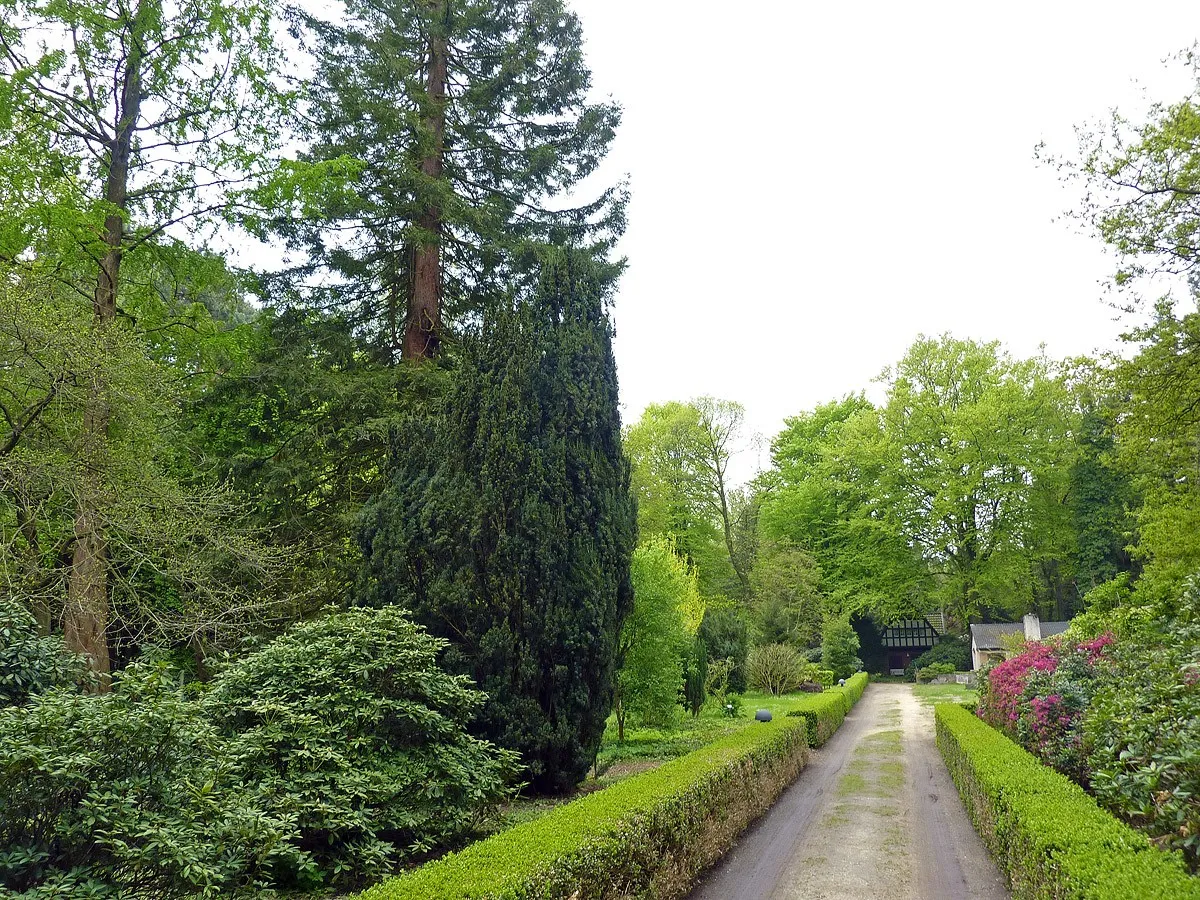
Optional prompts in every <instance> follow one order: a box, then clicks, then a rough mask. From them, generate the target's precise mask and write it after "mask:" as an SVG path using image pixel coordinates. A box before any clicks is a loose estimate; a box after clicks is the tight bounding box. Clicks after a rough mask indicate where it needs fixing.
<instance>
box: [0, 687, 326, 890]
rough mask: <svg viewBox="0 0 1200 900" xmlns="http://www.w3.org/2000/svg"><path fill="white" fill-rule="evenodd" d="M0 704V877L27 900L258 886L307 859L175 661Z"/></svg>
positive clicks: (290, 821)
mask: <svg viewBox="0 0 1200 900" xmlns="http://www.w3.org/2000/svg"><path fill="white" fill-rule="evenodd" d="M114 681H115V683H114V687H113V690H112V692H111V693H107V694H100V695H96V694H82V693H79V692H77V691H73V690H63V689H60V690H54V691H50V692H48V693H44V694H41V695H39V696H37V697H35V698H33V700H32V702H30V703H29V704H28V705H27V706H24V707H9V708H4V709H0V846H3V847H4V853H3V854H2V855H0V885H2V886H3V887H5V888H8V889H10V890H15V891H18V892H20V891H25V892H26V893H24V894H22V895H21V896H26V897H30V898H47V900H49V898H78V900H83V898H91V897H110V896H111V897H144V898H147V900H149V898H158V897H185V896H186V897H192V896H197V895H199V896H203V897H224V896H229V895H232V894H236V893H240V892H243V891H244V892H245V893H247V894H251V895H253V894H254V893H256V891H257V889H260V888H264V887H266V886H267V885H269V884H270V883H272V882H273V881H274V880H275V879H277V878H281V877H284V878H286V875H287V874H288V873H292V874H293V875H294V874H295V873H299V872H303V871H305V870H306V869H307V868H309V867H310V863H309V861H308V859H307V856H306V854H305V853H304V852H303V851H302V850H301V849H300V848H299V847H298V846H296V838H297V837H298V835H297V831H296V810H295V808H279V809H276V810H274V811H271V812H268V811H266V810H265V809H264V808H263V807H262V806H261V805H259V803H258V802H257V800H256V798H255V797H254V796H253V791H252V790H251V789H248V788H247V786H246V784H245V783H244V782H243V777H244V775H243V772H242V771H239V760H238V757H237V753H236V751H235V750H234V749H233V747H232V746H231V744H230V742H229V741H228V740H227V739H226V738H225V737H223V736H222V735H221V734H220V732H219V731H218V729H217V728H216V727H214V726H213V724H212V723H211V722H210V721H209V720H208V719H207V717H206V716H205V715H204V713H203V710H202V709H201V707H200V705H199V704H197V703H196V702H194V701H190V700H187V699H185V698H184V697H183V695H182V694H181V693H180V692H179V690H178V688H177V685H176V684H175V683H174V676H173V673H171V672H170V671H169V670H167V669H165V668H162V667H158V666H153V665H144V664H139V665H133V666H130V667H128V668H126V669H125V670H124V672H122V673H121V674H119V675H117V676H116V677H115V680H114Z"/></svg>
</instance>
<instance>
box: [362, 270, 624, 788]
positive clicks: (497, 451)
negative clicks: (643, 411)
mask: <svg viewBox="0 0 1200 900" xmlns="http://www.w3.org/2000/svg"><path fill="white" fill-rule="evenodd" d="M602 272H603V267H602V266H599V265H597V264H596V262H595V261H594V260H592V259H591V258H590V257H589V256H588V255H587V254H586V253H583V252H570V253H565V254H564V253H562V252H560V251H559V252H555V253H554V254H552V255H551V258H550V260H549V262H548V263H547V264H545V265H544V267H543V274H542V278H541V282H540V286H539V289H538V291H537V294H536V297H535V299H533V300H532V301H529V302H526V303H523V304H519V305H517V306H516V307H515V308H511V309H509V310H507V311H505V312H503V313H498V314H492V315H490V316H489V317H488V318H487V319H486V320H485V322H484V327H483V328H482V329H481V332H480V334H478V335H477V336H474V337H472V338H470V339H469V340H467V341H466V342H465V347H464V351H465V352H464V357H465V358H464V361H463V365H462V368H461V370H460V371H459V372H458V375H457V379H456V387H455V389H454V391H453V393H452V395H451V397H450V398H449V400H448V403H447V407H446V409H445V411H444V414H443V415H442V416H439V417H437V418H435V419H430V420H429V421H428V422H427V423H426V426H425V428H424V429H421V428H416V427H414V428H404V429H400V430H398V433H397V438H396V444H395V447H394V472H393V477H392V481H391V487H390V488H389V489H388V490H387V491H385V492H384V494H383V495H382V496H381V497H380V498H379V499H378V500H377V501H376V502H375V503H374V504H372V505H371V507H369V509H368V510H367V514H366V517H365V525H364V530H363V549H364V551H365V556H366V559H367V564H368V584H369V594H370V596H371V598H372V599H373V601H374V602H381V603H401V604H404V605H406V606H409V607H410V608H411V609H412V611H413V613H414V615H415V616H416V618H417V619H418V620H419V621H420V622H421V623H422V624H424V625H426V627H428V628H429V629H430V631H431V632H433V633H434V634H436V635H438V636H441V637H445V638H448V639H449V640H450V641H451V643H452V646H451V648H450V650H449V651H448V652H447V657H446V663H447V664H448V665H449V666H450V667H451V668H453V669H457V670H459V671H461V672H465V673H468V674H470V675H471V676H472V677H473V678H474V679H475V681H476V682H477V683H478V684H479V686H480V687H481V688H482V689H483V690H485V691H486V692H487V693H488V696H489V700H488V703H487V705H486V707H485V710H484V712H483V714H482V717H481V728H482V730H483V732H484V734H485V736H487V737H489V738H491V739H493V740H495V741H497V742H498V743H500V744H502V745H504V746H506V747H511V748H513V749H516V750H519V751H520V752H521V754H522V756H523V760H524V762H525V764H526V765H527V766H528V767H529V777H530V780H531V782H532V783H533V785H534V787H535V788H536V789H538V790H542V791H560V790H564V789H567V788H570V787H571V786H573V785H574V784H576V783H577V782H578V781H579V780H580V779H581V778H582V777H583V776H584V774H585V773H586V771H587V768H588V766H589V765H590V764H591V763H592V761H593V760H594V759H595V755H596V752H597V750H598V748H599V745H600V738H601V735H602V733H603V731H604V722H605V719H606V718H607V716H608V713H609V709H610V707H611V704H612V699H613V685H614V680H615V656H616V642H617V636H618V634H619V632H620V628H621V624H622V622H623V620H624V618H625V616H626V615H627V614H628V612H629V610H630V609H631V607H632V589H631V586H630V578H629V565H630V556H631V554H632V550H633V545H634V542H635V537H636V513H635V509H634V503H633V500H632V498H631V496H630V493H629V466H628V463H627V461H626V459H625V457H624V455H623V452H622V449H621V433H620V418H619V412H618V406H617V376H616V365H615V362H614V360H613V355H612V346H611V331H610V326H609V322H608V317H607V315H606V312H605V307H604V293H605V288H606V279H604V277H603V275H602Z"/></svg>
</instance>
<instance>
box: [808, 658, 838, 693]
mask: <svg viewBox="0 0 1200 900" xmlns="http://www.w3.org/2000/svg"><path fill="white" fill-rule="evenodd" d="M801 659H803V657H801ZM800 681H801V683H805V682H811V683H813V684H819V685H821V686H822V687H833V685H834V684H835V683H836V682H837V679H836V678H834V676H833V669H826V668H825V667H824V666H820V665H818V664H817V663H812V662H802V663H801V664H800Z"/></svg>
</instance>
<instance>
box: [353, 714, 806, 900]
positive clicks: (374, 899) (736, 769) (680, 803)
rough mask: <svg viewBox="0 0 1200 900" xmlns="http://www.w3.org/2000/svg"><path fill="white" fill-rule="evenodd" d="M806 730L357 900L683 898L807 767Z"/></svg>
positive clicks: (628, 784)
mask: <svg viewBox="0 0 1200 900" xmlns="http://www.w3.org/2000/svg"><path fill="white" fill-rule="evenodd" d="M806 759H807V744H806V741H805V728H804V725H803V723H801V722H797V721H795V720H793V719H787V718H786V717H781V718H778V719H776V720H775V721H773V722H766V723H761V724H760V723H755V724H751V725H747V726H746V727H745V728H742V729H739V730H738V731H736V732H734V733H732V734H729V735H726V736H725V737H723V738H721V739H720V740H718V741H714V742H713V743H711V744H709V745H707V746H705V747H702V748H701V749H699V750H696V751H695V752H693V753H689V754H688V755H687V756H682V757H680V758H679V759H676V760H672V761H671V762H669V763H666V764H665V765H663V766H660V767H659V768H657V769H654V770H653V771H650V772H646V773H644V774H642V775H636V776H634V777H632V778H628V779H626V780H624V781H620V782H618V783H617V784H615V785H613V786H612V787H610V788H606V789H605V790H603V791H598V792H596V793H594V794H590V795H588V796H586V797H583V798H581V799H579V800H575V801H572V802H571V803H567V804H564V805H563V806H560V807H558V808H557V809H554V810H553V811H551V812H549V813H547V814H546V815H545V816H542V817H541V818H539V819H537V820H535V821H532V822H528V823H526V824H524V825H518V826H516V827H515V828H510V829H509V830H507V831H503V832H501V833H500V834H497V835H495V836H494V837H491V838H488V839H487V840H484V841H480V842H478V843H476V844H472V845H471V846H469V847H467V848H466V849H465V850H463V851H462V852H460V853H452V854H450V855H448V856H445V857H443V858H442V859H439V860H437V861H435V862H432V863H429V864H428V865H426V866H422V867H421V868H420V869H417V870H415V871H413V872H411V873H409V874H406V875H402V876H400V877H398V878H393V879H391V880H390V881H385V882H384V883H382V884H380V885H377V886H376V887H374V888H371V889H370V890H368V891H366V892H365V893H363V894H362V895H361V897H362V898H363V900H418V898H419V900H465V898H470V900H551V898H566V897H575V898H580V900H583V898H599V897H633V896H637V897H644V898H650V900H674V898H678V897H682V896H684V895H685V894H686V893H687V891H688V889H689V888H690V886H691V884H692V882H693V881H694V879H695V877H696V875H698V874H699V873H700V872H701V871H703V870H704V869H705V868H707V867H708V866H709V865H711V864H712V863H713V862H714V861H715V860H716V859H718V858H719V857H720V856H721V854H722V853H724V852H725V851H726V850H727V849H728V848H729V846H730V845H731V844H732V842H733V839H734V838H735V837H736V836H737V835H738V834H739V833H741V831H742V830H743V829H744V828H745V827H746V826H747V825H748V824H750V822H752V821H753V820H754V819H756V818H757V817H758V816H760V815H761V814H762V813H763V812H765V811H766V810H767V809H768V808H769V807H770V806H771V804H772V803H774V801H775V798H776V797H777V796H778V795H779V793H780V791H782V790H783V789H784V788H785V787H786V786H787V785H789V784H790V783H791V782H792V781H794V780H795V778H796V776H797V775H799V774H800V771H801V770H802V769H803V768H804V764H805V761H806Z"/></svg>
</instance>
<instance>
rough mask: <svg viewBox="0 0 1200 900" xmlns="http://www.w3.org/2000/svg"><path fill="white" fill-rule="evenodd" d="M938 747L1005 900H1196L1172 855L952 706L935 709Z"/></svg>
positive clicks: (1198, 882)
mask: <svg viewBox="0 0 1200 900" xmlns="http://www.w3.org/2000/svg"><path fill="white" fill-rule="evenodd" d="M935 717H936V720H937V744H938V749H939V750H940V751H941V754H942V758H943V759H944V760H945V761H946V766H947V768H948V769H949V770H950V775H951V777H952V778H953V779H954V783H955V785H956V786H957V787H958V792H959V795H960V796H961V797H962V800H963V804H964V805H965V806H966V808H967V813H968V814H969V815H970V817H971V821H972V822H974V824H975V829H976V831H978V832H979V835H980V837H981V838H982V839H983V842H984V844H985V845H986V846H987V848H988V850H989V851H990V852H991V854H992V857H993V859H995V861H996V864H997V865H998V866H999V868H1000V870H1001V871H1002V872H1003V873H1004V874H1005V877H1006V878H1007V879H1008V882H1009V884H1010V885H1011V887H1012V891H1013V896H1014V897H1016V898H1018V900H1023V898H1055V900H1067V898H1071V900H1074V898H1079V900H1128V898H1130V897H1138V898H1139V900H1200V878H1194V877H1192V876H1190V875H1189V874H1188V873H1187V871H1186V869H1185V867H1184V864H1183V858H1182V857H1181V856H1180V855H1179V854H1177V853H1167V852H1164V851H1162V850H1159V849H1158V848H1156V847H1155V846H1153V845H1152V844H1151V843H1150V840H1149V839H1148V838H1147V837H1146V835H1144V834H1142V833H1141V832H1139V831H1137V830H1135V829H1134V828H1132V827H1130V826H1129V825H1126V824H1125V823H1123V822H1121V821H1119V820H1118V819H1116V818H1115V817H1113V816H1112V815H1110V814H1109V813H1107V812H1105V811H1104V810H1103V809H1101V808H1100V807H1099V805H1097V803H1096V801H1095V800H1094V799H1093V798H1092V797H1091V796H1089V795H1088V794H1087V793H1086V792H1085V791H1084V790H1083V788H1081V787H1080V786H1079V785H1077V784H1075V783H1074V782H1073V781H1071V780H1070V779H1068V778H1067V777H1066V776H1065V775H1061V774H1060V773H1058V772H1055V771H1054V770H1053V769H1051V768H1049V767H1048V766H1045V765H1043V764H1042V763H1041V762H1039V761H1038V760H1037V758H1036V757H1034V756H1033V755H1032V754H1030V753H1029V752H1027V751H1026V750H1024V749H1023V748H1022V747H1020V746H1018V745H1017V744H1015V743H1014V742H1013V741H1011V740H1009V738H1008V737H1006V736H1005V735H1003V734H1001V733H1000V732H999V731H997V730H996V729H994V728H992V727H991V726H990V725H988V724H987V723H986V722H984V721H982V720H981V719H979V718H978V717H976V716H975V714H974V713H972V712H970V711H968V710H967V709H964V708H963V707H962V706H961V705H959V704H953V703H943V704H939V705H938V706H937V707H936V708H935Z"/></svg>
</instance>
